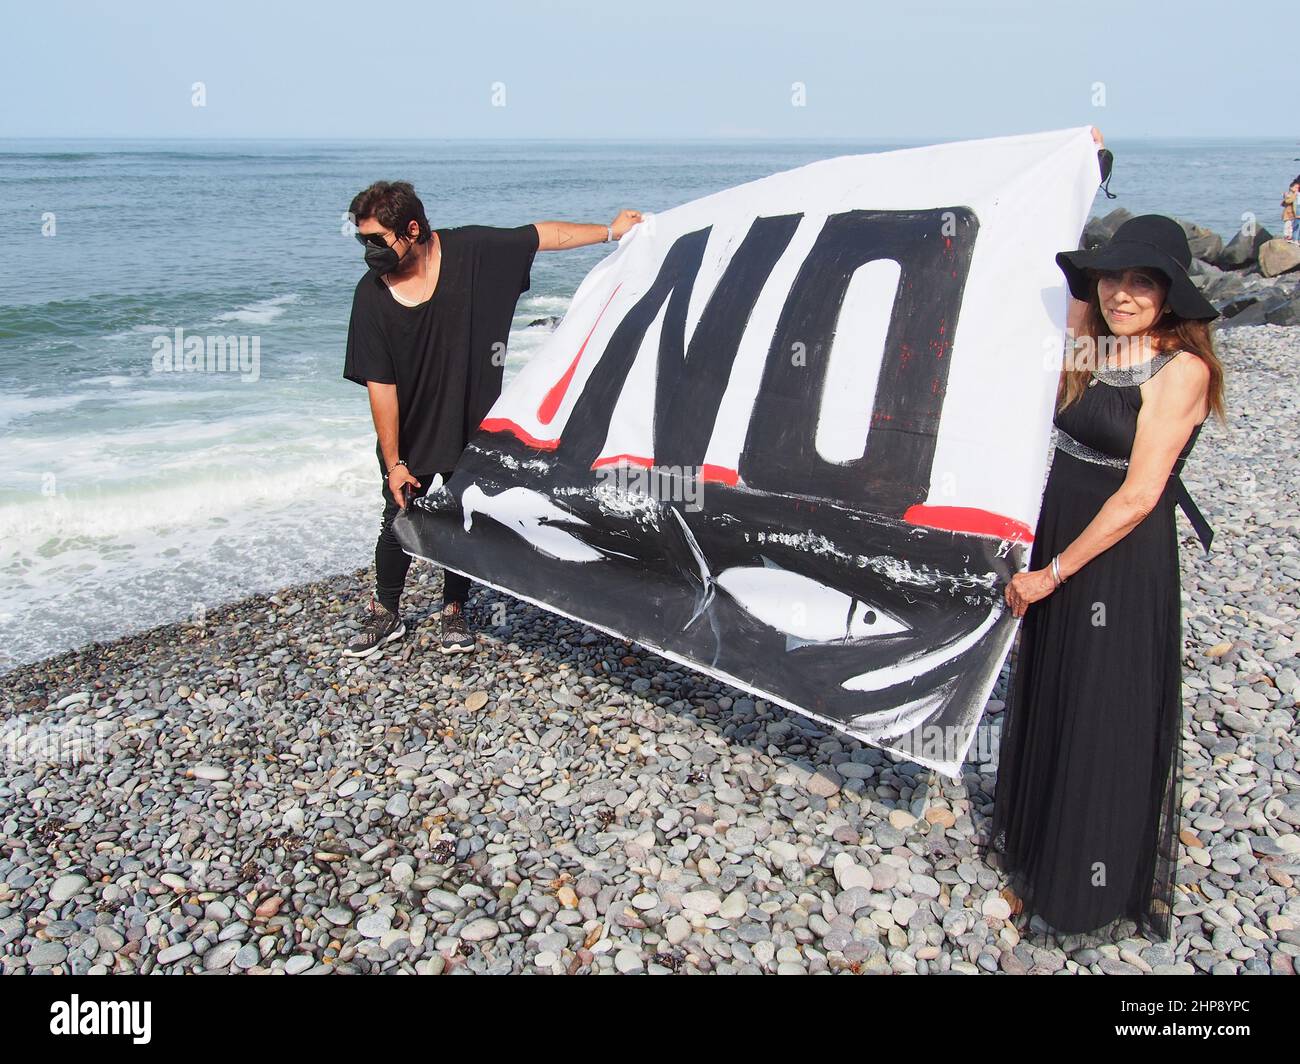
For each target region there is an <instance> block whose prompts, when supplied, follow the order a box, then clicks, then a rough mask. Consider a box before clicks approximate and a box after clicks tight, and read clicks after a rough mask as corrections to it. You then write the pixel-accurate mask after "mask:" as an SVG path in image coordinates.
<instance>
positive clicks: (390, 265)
mask: <svg viewBox="0 0 1300 1064" xmlns="http://www.w3.org/2000/svg"><path fill="white" fill-rule="evenodd" d="M414 246H415V245H414V244H412V245H411V247H408V248H407V249H406V255H409V254H410V253H411V248H412V247H414ZM406 255H398V254H397V252H396V251H394V250H393V249H392V248H388V247H384V248H377V247H375V246H374V245H373V244H367V245H366V265H367V266H369V267H370V268H371V269H372V270H374V271H375V272H376V273H381V274H383V273H392V272H393V271H394V270H395V269H397V267H398V266H400V265H401V263H402V260H403V259H405V258H406Z"/></svg>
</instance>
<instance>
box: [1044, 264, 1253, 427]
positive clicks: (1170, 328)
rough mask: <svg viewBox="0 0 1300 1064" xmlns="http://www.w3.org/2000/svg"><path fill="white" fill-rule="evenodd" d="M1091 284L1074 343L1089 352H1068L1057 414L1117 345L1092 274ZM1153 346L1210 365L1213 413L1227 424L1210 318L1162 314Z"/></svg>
mask: <svg viewBox="0 0 1300 1064" xmlns="http://www.w3.org/2000/svg"><path fill="white" fill-rule="evenodd" d="M1090 278H1091V287H1090V289H1089V293H1088V310H1087V313H1086V314H1085V315H1084V320H1083V328H1082V329H1081V330H1080V331H1079V333H1078V335H1077V336H1076V337H1075V343H1076V344H1077V345H1079V346H1080V347H1083V348H1084V349H1085V350H1086V351H1087V352H1088V354H1087V355H1086V356H1085V357H1083V358H1079V357H1078V356H1076V354H1075V352H1074V351H1067V352H1066V359H1065V372H1063V373H1062V374H1061V381H1060V384H1059V385H1058V386H1057V390H1056V410H1057V413H1060V411H1062V410H1064V409H1065V408H1066V407H1067V406H1069V405H1070V404H1071V403H1073V402H1075V401H1076V400H1078V398H1079V397H1080V396H1081V395H1083V393H1084V391H1085V389H1087V387H1088V381H1089V379H1091V377H1092V370H1093V369H1094V368H1098V369H1099V368H1101V359H1100V357H1099V355H1098V352H1100V351H1102V350H1105V349H1106V346H1107V345H1109V344H1114V342H1115V340H1116V338H1115V337H1112V336H1111V335H1110V330H1109V327H1108V326H1107V325H1106V319H1105V317H1104V316H1103V315H1102V313H1101V301H1100V299H1099V298H1098V296H1097V278H1096V276H1095V275H1090ZM1150 335H1151V341H1152V346H1153V347H1154V348H1155V353H1156V354H1160V353H1162V352H1166V351H1190V352H1192V354H1194V355H1196V356H1198V357H1199V358H1200V359H1201V360H1202V361H1203V362H1204V363H1205V364H1206V365H1207V366H1209V367H1210V387H1209V399H1210V415H1211V416H1213V417H1216V418H1218V419H1219V424H1221V425H1227V423H1228V418H1227V415H1226V413H1225V407H1224V402H1223V363H1222V362H1220V361H1219V356H1218V355H1217V354H1215V351H1214V339H1213V336H1212V335H1211V331H1210V323H1209V322H1208V321H1199V320H1195V319H1192V318H1180V317H1178V315H1177V314H1175V313H1174V312H1173V311H1170V312H1169V313H1168V314H1164V315H1162V316H1161V319H1160V321H1158V322H1157V323H1156V326H1155V327H1154V328H1153V329H1152V330H1151V334H1150Z"/></svg>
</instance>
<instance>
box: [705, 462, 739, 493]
mask: <svg viewBox="0 0 1300 1064" xmlns="http://www.w3.org/2000/svg"><path fill="white" fill-rule="evenodd" d="M700 475H701V476H702V477H703V478H704V479H705V480H706V481H709V480H712V481H716V482H717V483H719V484H726V485H728V486H730V487H735V485H736V484H737V482H738V481H739V480H740V474H739V473H737V472H736V471H735V470H734V469H728V468H727V467H726V466H720V465H709V464H708V463H705V464H704V465H702V466H701V467H700Z"/></svg>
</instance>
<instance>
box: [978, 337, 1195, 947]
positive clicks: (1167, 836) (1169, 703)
mask: <svg viewBox="0 0 1300 1064" xmlns="http://www.w3.org/2000/svg"><path fill="white" fill-rule="evenodd" d="M1173 357H1174V354H1162V355H1157V356H1155V357H1154V358H1152V359H1151V360H1150V361H1148V362H1146V363H1143V364H1141V365H1139V366H1136V367H1132V368H1129V369H1121V370H1110V369H1107V370H1099V371H1096V372H1094V374H1093V379H1092V380H1091V381H1090V382H1089V386H1088V387H1087V388H1086V389H1085V390H1084V394H1083V395H1082V396H1081V397H1080V398H1079V399H1078V400H1077V401H1076V402H1074V403H1073V404H1071V405H1070V406H1069V407H1067V408H1066V409H1065V410H1064V411H1062V412H1060V413H1058V414H1057V416H1056V417H1055V419H1054V424H1055V426H1056V431H1055V434H1054V437H1055V438H1054V443H1055V454H1054V456H1053V461H1052V467H1051V471H1050V473H1049V475H1048V480H1047V486H1046V488H1045V489H1044V494H1043V501H1042V507H1041V510H1040V516H1039V520H1038V529H1037V531H1036V532H1035V534H1034V542H1033V547H1032V550H1031V552H1030V562H1029V565H1030V568H1031V569H1039V568H1042V567H1043V566H1045V565H1049V564H1050V563H1051V559H1052V557H1053V556H1054V555H1056V554H1058V553H1060V552H1061V551H1063V550H1064V549H1065V548H1066V547H1067V546H1069V544H1070V543H1071V542H1072V541H1073V540H1074V539H1075V538H1076V537H1077V536H1078V535H1079V533H1081V532H1082V531H1083V530H1084V528H1085V527H1086V526H1087V525H1088V524H1089V523H1090V522H1091V521H1092V519H1093V518H1094V517H1096V515H1097V511H1098V510H1100V509H1101V507H1102V504H1103V503H1105V501H1106V500H1107V498H1108V497H1109V496H1110V495H1112V494H1113V493H1114V492H1115V490H1116V489H1117V488H1118V487H1119V486H1120V484H1121V483H1122V482H1123V480H1124V477H1125V473H1126V467H1127V463H1128V456H1129V454H1130V452H1131V451H1132V447H1133V440H1134V436H1135V434H1136V432H1137V415H1138V409H1139V407H1140V406H1141V405H1142V394H1141V391H1140V385H1141V383H1142V382H1143V381H1144V380H1147V379H1149V378H1150V377H1151V376H1153V375H1154V374H1155V373H1157V372H1159V370H1160V369H1161V367H1163V366H1164V365H1166V364H1167V363H1168V361H1169V360H1170V359H1171V358H1173ZM1200 428H1201V426H1200V425H1198V426H1197V427H1196V429H1194V430H1193V432H1192V434H1191V437H1190V438H1189V439H1188V441H1187V444H1186V446H1184V448H1183V450H1182V453H1181V454H1180V456H1179V458H1178V461H1177V462H1176V463H1175V465H1174V469H1173V474H1172V475H1171V476H1170V480H1169V484H1168V485H1167V486H1166V488H1165V491H1164V492H1163V494H1162V495H1161V497H1160V501H1159V503H1158V504H1157V505H1156V506H1155V508H1154V509H1153V510H1152V511H1151V513H1150V514H1148V515H1147V517H1146V518H1145V519H1144V520H1143V521H1142V522H1141V524H1139V525H1138V526H1137V527H1136V528H1134V529H1133V530H1132V531H1131V532H1129V533H1128V535H1126V536H1124V538H1123V539H1121V540H1119V541H1118V542H1117V543H1114V544H1113V545H1112V546H1110V547H1109V548H1108V549H1107V550H1105V551H1103V552H1102V553H1101V554H1100V555H1098V556H1097V557H1096V558H1094V559H1093V560H1092V561H1090V562H1089V563H1088V564H1087V565H1085V566H1084V567H1083V568H1082V569H1080V570H1079V571H1078V572H1077V573H1075V574H1074V575H1073V576H1072V577H1071V578H1070V579H1069V580H1067V581H1066V582H1065V583H1064V584H1062V585H1061V586H1060V587H1059V588H1057V589H1056V590H1055V591H1054V592H1053V593H1052V594H1050V595H1049V596H1047V597H1046V598H1045V599H1040V600H1039V601H1038V602H1035V603H1033V604H1031V605H1030V606H1029V607H1028V609H1027V610H1026V612H1025V615H1024V617H1023V619H1022V627H1021V632H1020V647H1019V653H1018V659H1017V662H1016V665H1015V667H1014V671H1013V673H1012V676H1011V680H1010V684H1009V693H1008V698H1007V705H1006V709H1005V711H1004V713H1003V717H1002V738H1001V743H1000V747H999V752H998V762H997V783H996V795H995V798H994V811H993V817H992V824H991V826H990V830H989V833H988V839H987V841H985V842H984V843H983V844H982V845H981V847H980V850H981V853H982V854H983V855H984V856H985V857H986V858H993V862H992V863H994V864H995V865H997V866H999V867H1000V868H1001V870H1002V871H1003V872H1004V874H1005V875H1006V876H1007V879H1008V881H1009V885H1010V886H1011V888H1012V890H1013V891H1014V892H1015V893H1016V895H1017V896H1018V897H1019V898H1020V899H1021V900H1022V901H1023V902H1024V911H1023V913H1022V914H1021V916H1020V917H1019V918H1018V919H1017V924H1018V927H1020V928H1021V930H1022V932H1023V933H1025V934H1026V935H1027V936H1028V937H1029V938H1030V939H1031V940H1033V939H1034V938H1035V936H1036V937H1037V940H1038V941H1039V942H1040V943H1042V944H1047V945H1056V946H1060V945H1062V944H1063V943H1062V939H1063V937H1064V936H1069V940H1068V944H1067V945H1066V948H1068V949H1076V948H1079V947H1081V946H1092V945H1098V944H1101V943H1104V942H1114V941H1118V940H1119V939H1120V938H1123V937H1128V936H1130V935H1131V934H1133V933H1134V932H1136V933H1137V934H1140V935H1141V936H1142V937H1144V938H1147V939H1157V940H1158V939H1168V938H1169V936H1170V932H1171V915H1172V908H1173V902H1174V874H1175V868H1176V866H1177V860H1178V853H1177V848H1178V842H1179V840H1178V824H1179V815H1180V809H1181V806H1180V801H1181V796H1180V790H1181V789H1180V777H1181V768H1182V764H1181V761H1182V759H1181V749H1180V741H1179V737H1180V733H1181V729H1182V664H1181V654H1182V613H1181V602H1180V581H1179V569H1178V541H1177V538H1176V532H1175V520H1174V507H1175V505H1176V504H1181V505H1182V506H1183V508H1184V509H1185V510H1186V511H1187V513H1188V516H1189V518H1191V519H1192V522H1193V524H1194V525H1195V526H1196V528H1197V532H1198V534H1200V536H1201V539H1202V542H1203V543H1204V545H1205V548H1206V549H1207V550H1208V549H1209V541H1210V538H1211V536H1212V532H1210V530H1209V527H1208V526H1207V525H1206V524H1205V521H1204V518H1202V517H1201V515H1200V513H1199V512H1197V511H1196V507H1195V505H1194V504H1193V503H1192V502H1191V500H1190V498H1188V496H1187V493H1186V489H1185V488H1184V487H1183V484H1182V480H1181V479H1180V478H1179V477H1178V474H1179V473H1180V472H1181V471H1182V468H1183V464H1184V462H1185V460H1186V458H1187V455H1188V453H1189V452H1190V451H1191V449H1192V446H1193V445H1194V444H1195V442H1196V438H1197V436H1198V435H1199V434H1200ZM1034 916H1037V917H1038V920H1035V921H1032V923H1031V918H1032V917H1034Z"/></svg>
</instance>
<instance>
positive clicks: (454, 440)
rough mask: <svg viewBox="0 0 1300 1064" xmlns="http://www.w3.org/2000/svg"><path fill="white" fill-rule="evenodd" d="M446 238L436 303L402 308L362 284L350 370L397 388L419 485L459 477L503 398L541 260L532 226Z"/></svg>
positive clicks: (381, 287)
mask: <svg viewBox="0 0 1300 1064" xmlns="http://www.w3.org/2000/svg"><path fill="white" fill-rule="evenodd" d="M437 233H438V239H439V240H440V241H441V242H442V264H441V266H440V268H439V273H438V283H437V286H436V287H435V288H434V291H433V295H432V296H431V297H430V298H429V299H428V300H427V301H426V302H424V303H421V304H419V306H415V307H408V306H404V305H403V304H401V303H399V302H398V301H397V300H396V299H394V298H393V293H392V291H391V290H390V289H389V287H388V286H387V285H386V284H385V283H384V281H383V278H382V277H381V276H380V275H379V274H377V273H375V272H374V271H373V270H371V271H369V272H367V273H366V275H365V276H364V277H362V278H361V281H360V282H359V283H358V284H357V288H356V292H355V293H354V295H353V297H352V318H351V320H350V321H349V322H348V344H347V356H346V358H345V360H344V365H343V376H344V377H346V378H347V379H348V380H350V381H356V383H357V384H360V385H365V383H366V382H367V381H374V382H376V383H378V384H395V385H397V405H398V415H397V417H398V448H399V450H400V452H401V453H400V454H399V455H398V457H399V458H404V459H405V460H406V464H407V466H408V468H409V469H410V470H411V472H412V473H414V474H415V475H416V476H417V477H418V476H421V474H430V473H436V472H443V471H445V470H448V469H451V468H452V466H454V465H455V464H456V460H457V459H458V458H459V457H460V453H461V451H463V450H464V449H465V445H466V444H467V443H468V442H469V438H470V436H471V435H472V434H473V432H474V430H475V429H477V428H478V426H479V423H480V422H481V421H482V420H483V418H484V417H485V416H486V415H487V412H488V410H489V409H490V408H491V406H492V404H493V403H494V402H496V399H497V396H498V395H500V394H501V375H502V371H503V369H504V361H505V359H504V354H505V344H506V340H507V339H508V338H509V336H510V323H511V320H512V319H513V317H514V313H515V303H516V302H518V300H519V296H520V294H521V293H523V292H526V291H528V286H529V272H530V270H531V267H532V263H533V256H534V255H535V254H536V253H537V228H536V226H532V225H521V226H519V227H518V228H516V229H501V228H497V227H495V226H487V225H465V226H459V227H457V228H455V229H439V230H437ZM497 344H500V345H501V346H500V347H499V348H497V349H496V352H494V345H497ZM494 353H499V357H497V358H494V357H493V355H494ZM376 451H378V446H376ZM379 462H380V466H381V468H382V467H383V465H384V459H383V455H382V454H381V455H380V456H379Z"/></svg>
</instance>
